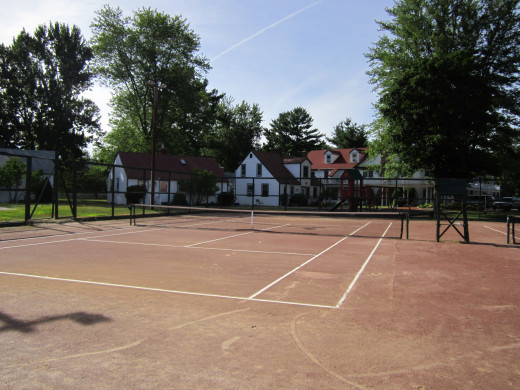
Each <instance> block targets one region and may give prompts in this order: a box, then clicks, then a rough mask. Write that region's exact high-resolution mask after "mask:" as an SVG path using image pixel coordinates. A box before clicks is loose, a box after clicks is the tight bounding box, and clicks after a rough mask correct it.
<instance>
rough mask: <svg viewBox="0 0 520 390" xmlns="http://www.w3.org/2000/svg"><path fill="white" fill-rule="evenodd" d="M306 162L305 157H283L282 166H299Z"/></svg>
mask: <svg viewBox="0 0 520 390" xmlns="http://www.w3.org/2000/svg"><path fill="white" fill-rule="evenodd" d="M305 160H307V157H295V156H284V158H283V162H284V164H301V163H302V162H304V161H305Z"/></svg>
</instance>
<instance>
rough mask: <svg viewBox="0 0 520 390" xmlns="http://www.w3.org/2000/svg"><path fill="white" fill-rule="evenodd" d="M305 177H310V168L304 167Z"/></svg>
mask: <svg viewBox="0 0 520 390" xmlns="http://www.w3.org/2000/svg"><path fill="white" fill-rule="evenodd" d="M303 177H309V167H308V166H304V167H303Z"/></svg>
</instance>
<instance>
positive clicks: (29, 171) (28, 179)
mask: <svg viewBox="0 0 520 390" xmlns="http://www.w3.org/2000/svg"><path fill="white" fill-rule="evenodd" d="M26 169H27V170H26V172H25V223H27V222H29V220H30V219H31V174H32V157H27V168H26ZM15 194H16V193H15Z"/></svg>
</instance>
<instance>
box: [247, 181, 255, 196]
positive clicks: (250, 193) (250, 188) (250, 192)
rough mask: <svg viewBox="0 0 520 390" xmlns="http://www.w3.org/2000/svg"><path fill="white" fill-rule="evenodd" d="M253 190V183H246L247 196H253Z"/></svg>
mask: <svg viewBox="0 0 520 390" xmlns="http://www.w3.org/2000/svg"><path fill="white" fill-rule="evenodd" d="M254 191H255V187H254V186H253V183H247V196H253V193H254Z"/></svg>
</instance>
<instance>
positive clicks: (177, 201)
mask: <svg viewBox="0 0 520 390" xmlns="http://www.w3.org/2000/svg"><path fill="white" fill-rule="evenodd" d="M172 204H173V205H175V206H187V205H188V201H187V200H186V195H184V194H182V193H180V192H176V193H175V194H173V201H172Z"/></svg>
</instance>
